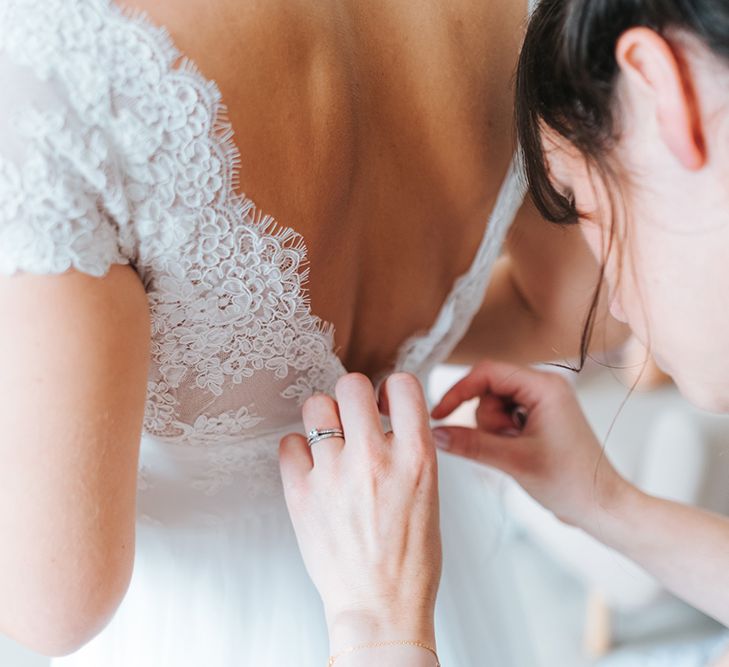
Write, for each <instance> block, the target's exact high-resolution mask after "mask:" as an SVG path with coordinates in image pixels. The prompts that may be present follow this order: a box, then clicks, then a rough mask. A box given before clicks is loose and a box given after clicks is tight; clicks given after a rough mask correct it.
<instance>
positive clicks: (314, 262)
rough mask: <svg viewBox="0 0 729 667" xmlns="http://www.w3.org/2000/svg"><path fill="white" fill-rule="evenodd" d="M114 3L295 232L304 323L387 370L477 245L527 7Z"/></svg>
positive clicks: (503, 148)
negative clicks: (195, 81)
mask: <svg viewBox="0 0 729 667" xmlns="http://www.w3.org/2000/svg"><path fill="white" fill-rule="evenodd" d="M125 4H126V5H127V6H129V7H134V8H136V9H141V10H143V11H145V12H146V13H147V14H148V15H149V16H150V17H151V18H152V19H153V20H154V21H155V22H157V23H159V24H162V25H164V26H166V27H167V28H168V30H169V31H170V32H171V34H172V37H173V40H174V41H175V43H176V45H177V46H178V48H180V50H181V51H182V52H183V53H184V54H185V55H186V56H188V57H190V58H191V59H192V60H193V61H194V62H195V63H196V64H197V65H198V66H199V68H200V69H201V70H202V72H203V74H204V75H205V76H206V77H207V78H211V79H214V80H215V81H216V82H217V83H218V85H219V87H220V89H221V92H222V95H223V99H224V101H225V103H226V104H227V106H228V111H229V116H230V120H231V122H232V125H233V128H234V130H235V142H236V144H237V146H238V148H239V149H240V152H241V157H242V161H241V169H240V189H241V190H242V191H244V192H245V193H246V194H247V195H248V196H249V197H250V198H251V199H253V201H255V202H256V204H257V205H258V206H259V207H260V208H261V209H262V210H263V211H264V212H265V213H267V214H270V215H273V216H275V217H276V218H277V220H278V221H279V222H280V223H281V224H282V225H284V226H286V227H291V228H293V229H295V230H296V231H298V232H299V233H301V234H302V235H303V237H304V239H305V241H306V244H307V248H308V251H309V257H310V260H311V263H310V264H311V274H310V284H309V288H310V293H311V299H312V310H313V312H314V313H315V314H316V315H318V316H319V317H321V318H323V319H324V320H326V321H329V322H332V323H333V324H334V325H335V338H336V343H337V346H338V348H339V355H340V357H341V358H342V359H343V361H344V362H345V366H346V367H347V368H348V369H350V370H360V371H364V372H366V373H369V374H375V373H377V372H379V371H382V370H383V369H386V368H387V367H388V366H389V365H391V363H392V362H393V357H394V355H395V353H396V351H397V349H398V347H399V346H400V345H401V344H402V342H403V341H404V340H405V339H406V338H407V337H408V336H410V335H411V334H413V333H414V332H415V331H417V330H422V329H426V328H427V327H429V326H430V325H431V324H432V323H433V321H434V320H435V317H436V315H437V313H438V311H439V309H440V307H441V305H442V304H443V302H444V300H445V298H446V295H447V293H448V291H449V290H450V288H451V287H452V285H453V282H454V280H455V279H456V278H457V277H458V276H460V275H461V274H463V273H464V272H465V271H466V270H467V269H468V267H469V265H470V263H471V262H472V260H473V258H474V255H475V253H476V249H477V247H478V245H479V242H480V241H481V239H482V236H483V233H484V229H485V225H486V221H487V218H488V214H489V212H490V211H491V208H492V206H493V204H494V200H495V197H496V194H497V191H498V188H499V186H500V185H501V182H502V180H503V178H504V175H505V172H506V168H507V165H508V161H509V159H510V157H511V154H512V150H513V146H512V142H511V139H512V131H511V115H512V114H511V108H512V98H511V95H512V93H511V85H510V84H511V78H512V74H513V70H514V66H515V62H516V57H517V54H518V47H519V43H520V39H521V25H522V23H523V21H524V18H525V13H526V3H520V2H513V0H499V1H497V2H489V3H483V2H477V1H474V0H462V1H460V2H441V1H429V2H424V3H421V2H419V3H416V4H413V3H411V2H405V1H402V0H395V1H393V2H387V3H375V4H372V3H363V2H358V1H357V0H348V1H347V2H335V1H328V0H327V1H324V2H311V1H309V0H304V1H298V0H296V1H294V2H291V1H290V0H285V1H274V2H270V1H268V0H266V2H258V1H251V2H231V1H230V0H216V1H215V2H213V3H210V2H204V1H203V0H193V1H191V2H185V3H181V2H178V1H177V0H163V1H162V2H156V1H152V0H133V1H131V2H127V3H125ZM413 295H417V297H416V298H413Z"/></svg>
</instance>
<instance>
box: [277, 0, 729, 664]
mask: <svg viewBox="0 0 729 667" xmlns="http://www.w3.org/2000/svg"><path fill="white" fill-rule="evenodd" d="M517 107H518V124H519V132H520V138H521V142H522V145H523V147H524V151H525V161H526V168H527V173H528V177H529V184H530V186H531V193H532V197H533V199H534V201H535V202H536V205H537V207H538V208H539V210H540V211H541V212H542V214H543V215H545V216H546V217H547V219H549V220H552V221H553V222H555V223H559V224H563V225H576V224H579V227H580V229H581V230H582V232H583V234H584V237H585V239H586V240H587V242H588V243H589V245H590V247H591V248H592V250H593V252H594V255H595V256H596V257H597V258H598V260H599V261H600V262H602V264H603V266H604V277H605V279H606V281H607V284H608V285H609V288H610V294H611V304H612V312H613V314H614V315H615V316H616V317H617V318H619V319H621V320H624V321H625V322H627V323H628V324H629V325H630V326H631V328H632V329H633V331H634V332H635V333H636V335H637V336H638V337H639V338H640V339H641V340H642V342H643V343H644V344H645V345H646V346H647V347H648V348H649V349H650V350H651V351H652V352H653V353H654V354H655V356H656V359H658V360H659V362H660V364H661V365H662V366H663V368H664V369H665V370H666V371H667V372H669V373H670V374H671V375H672V376H673V377H674V379H675V380H676V382H677V384H678V386H679V388H680V389H681V390H682V392H683V393H684V394H685V395H686V396H687V397H688V398H689V399H690V400H692V401H693V402H694V403H695V404H696V405H698V406H700V407H702V408H706V409H708V410H713V411H717V412H729V308H727V299H729V296H728V295H729V262H728V261H727V259H728V257H729V5H728V4H727V3H723V2H716V0H691V1H689V0H644V1H641V0H637V1H636V0H625V1H621V0H543V2H541V4H540V5H539V6H538V8H537V9H536V12H535V14H534V16H533V18H532V21H531V24H530V27H529V30H528V34H527V38H526V43H525V47H524V50H523V52H522V55H521V60H520V64H519V75H518V91H517ZM473 398H479V399H480V407H479V409H478V413H477V417H478V428H477V429H475V430H470V429H457V428H440V429H437V430H436V431H435V441H436V444H437V445H438V446H439V447H440V448H441V449H442V450H446V451H448V452H450V453H453V454H458V455H461V456H464V457H467V458H469V459H472V460H475V461H480V462H482V463H484V464H487V465H491V466H495V467H497V468H500V469H502V470H504V471H506V472H507V473H509V474H511V475H513V476H514V477H515V478H516V479H517V480H518V481H519V482H520V483H521V484H522V485H523V486H524V488H525V489H526V490H527V491H528V492H529V493H531V494H532V496H533V497H534V498H536V499H537V500H538V501H539V502H541V503H542V504H543V505H544V506H545V507H547V508H549V509H550V510H552V511H553V512H554V513H555V514H556V515H557V516H559V517H560V518H561V519H562V520H564V521H565V522H568V523H570V524H572V525H574V526H578V527H581V528H582V529H584V530H585V531H587V532H589V533H590V534H592V535H593V536H594V537H595V538H597V539H599V540H601V541H603V542H604V543H606V544H608V545H610V546H611V547H613V548H615V549H617V550H619V551H622V552H623V553H625V554H626V555H628V556H629V557H631V558H632V559H634V560H635V561H636V562H637V563H639V564H640V565H641V566H642V567H644V568H645V569H646V570H647V571H649V572H651V573H652V574H653V575H655V576H656V577H657V578H658V579H659V580H660V581H662V582H663V583H664V584H665V586H666V587H667V588H668V589H669V590H671V591H673V592H674V593H675V594H676V595H678V596H679V597H681V598H683V599H684V600H686V601H687V602H689V603H690V604H692V605H694V606H695V607H696V608H698V609H700V610H702V611H703V612H705V613H706V614H708V615H710V616H712V617H714V618H715V619H717V620H718V621H720V622H721V623H723V624H724V625H729V566H728V565H729V561H728V559H727V554H729V519H727V518H725V517H723V516H718V515H715V514H712V513H709V512H706V511H703V510H700V509H696V508H692V507H687V506H682V505H679V504H676V503H673V502H670V501H666V500H662V499H659V498H655V497H651V496H648V495H646V494H644V493H642V492H641V491H639V490H638V489H636V488H635V487H634V486H632V485H631V484H630V483H628V482H627V481H626V480H625V479H623V478H622V477H621V476H620V475H619V474H618V473H617V472H616V471H615V469H614V468H613V467H612V466H611V465H610V463H609V461H608V460H607V459H606V458H604V457H603V453H602V449H601V445H600V443H599V442H598V441H597V439H596V438H595V436H594V434H593V433H592V431H591V430H590V428H589V426H588V424H587V421H586V420H585V418H584V416H583V414H582V412H581V411H580V408H579V406H578V403H577V401H576V399H575V396H574V394H573V392H572V390H571V388H570V387H569V385H568V384H567V383H566V382H565V381H564V380H563V379H561V378H559V377H556V376H554V375H553V374H543V373H539V372H536V371H533V370H530V369H525V368H521V367H518V366H512V365H508V364H503V363H496V362H491V361H485V362H483V363H481V364H479V365H477V366H476V367H475V368H474V370H473V372H472V373H471V374H470V375H469V376H468V377H467V378H465V379H464V380H463V381H461V382H460V383H458V384H457V385H456V386H455V387H454V388H453V389H452V390H451V391H449V392H448V393H447V395H446V396H445V397H444V398H443V401H442V402H441V404H440V405H439V406H438V407H436V409H435V410H434V412H433V416H434V417H435V418H443V417H445V416H446V415H447V414H448V413H450V412H451V411H452V410H454V409H455V408H456V407H457V406H459V405H460V404H461V403H463V402H464V401H466V400H469V399H473ZM343 399H344V401H347V397H343ZM413 400H414V399H413ZM515 408H516V409H515ZM351 409H352V406H351V405H349V404H346V405H342V404H341V402H340V410H341V411H342V414H343V415H345V414H346V415H349V414H350V413H351ZM400 409H402V408H400ZM515 414H516V415H519V418H518V420H517V422H516V423H515V421H514V415H515ZM400 421H401V422H402V418H401V420H400ZM346 425H347V424H346V418H345V428H346ZM412 425H413V426H418V425H419V426H420V429H421V430H420V431H418V430H417V429H415V428H413V429H411V438H412V443H413V446H414V447H415V448H416V451H425V452H427V451H429V450H428V447H427V444H428V436H427V435H426V434H424V433H423V432H422V426H423V424H422V418H421V421H417V420H414V421H413V422H412ZM402 429H403V426H402V425H401V427H400V430H401V432H402ZM382 437H383V436H379V435H378V436H372V437H371V438H370V441H368V442H369V445H370V448H369V449H365V452H366V453H367V456H369V457H370V458H371V460H374V461H375V462H378V461H380V460H382V459H383V457H384V456H385V455H384V454H382V452H381V451H379V450H378V449H377V447H376V446H374V447H373V443H374V445H377V443H379V442H380V440H382ZM401 437H402V436H401V435H399V434H398V433H397V431H396V433H395V440H396V442H397V441H398V439H399V438H401ZM423 443H425V446H423ZM347 447H349V445H348V444H345V446H344V449H343V451H344V452H345V453H346V451H347ZM357 447H359V448H362V445H361V444H360V442H358V440H357V439H353V442H352V448H353V449H355V448H357ZM372 451H373V452H374V453H369V452H372ZM397 452H398V445H396V446H395V454H392V456H394V457H396V455H397ZM346 462H347V458H346V456H345V457H343V458H342V459H341V465H342V467H345V466H346ZM302 469H303V468H302ZM370 469H375V470H379V469H380V468H378V467H377V466H374V467H373V468H370ZM386 469H390V468H386ZM426 469H427V467H426ZM313 470H314V471H315V473H316V466H314V469H313ZM365 470H368V469H367V468H365ZM325 471H326V470H325ZM353 474H354V473H353ZM361 474H362V475H364V476H366V474H367V473H361ZM395 474H397V473H395ZM400 474H401V476H402V478H403V479H406V477H405V476H404V474H403V473H400ZM300 479H303V477H301V478H300ZM323 479H326V477H325V475H324V473H319V476H317V475H312V476H311V479H310V480H309V481H307V482H306V483H305V484H304V483H300V484H299V489H301V488H303V489H304V490H305V491H306V492H305V493H300V494H297V495H294V496H293V502H292V503H291V504H292V512H293V514H294V516H295V517H296V520H297V521H299V522H300V524H301V525H306V524H307V521H313V519H306V518H305V517H304V518H302V514H301V511H300V508H301V507H305V506H307V504H306V501H307V500H308V498H309V494H311V495H312V496H314V497H316V495H317V493H318V492H319V485H321V484H323V483H324V482H323V481H322V480H323ZM335 479H336V477H335ZM426 479H427V476H426ZM360 484H361V485H362V486H364V485H363V484H362V483H361V482H360ZM307 485H308V486H307ZM309 488H310V491H309V490H308V489H309ZM336 488H337V489H338V491H339V492H341V493H344V494H345V495H346V491H345V489H344V486H339V487H336ZM374 488H375V489H377V488H379V487H377V486H376V485H375V487H374ZM407 488H412V485H410V486H409V487H407ZM423 488H425V489H427V488H428V487H427V484H425V485H423ZM373 495H376V494H374V493H373ZM366 497H367V498H368V503H367V506H368V507H370V508H371V507H379V508H380V509H381V508H383V507H385V506H386V502H385V501H384V500H382V501H380V504H379V505H378V504H377V503H375V502H370V496H366ZM418 497H419V496H418V495H417V494H413V498H416V499H417V498H418ZM302 498H303V499H304V500H303V501H302V500H301V499H302ZM415 502H416V500H414V501H413V503H415ZM381 511H382V510H381ZM419 511H422V510H421V509H419ZM416 516H417V514H416ZM319 523H321V522H319ZM331 523H332V524H334V523H335V522H334V521H331ZM416 523H417V522H416ZM423 525H428V524H427V523H423ZM408 530H410V531H412V522H411V523H409V524H408ZM325 534H326V536H327V538H329V539H331V540H335V539H336V538H335V536H336V531H335V530H330V531H328V532H325ZM299 537H300V540H301V541H302V543H303V544H304V547H305V548H306V545H307V541H308V540H309V539H311V537H310V536H307V533H306V531H304V530H300V532H299ZM402 542H404V540H401V541H400V542H397V543H398V544H400V543H402ZM419 543H420V542H418V541H417V540H414V541H413V544H419ZM380 546H381V547H382V549H385V547H386V543H384V542H383V543H382V544H381V545H380ZM402 560H404V561H406V562H407V559H402ZM383 563H386V564H387V565H389V566H392V562H391V561H387V560H386V559H383ZM434 563H435V561H434ZM330 565H331V570H330V572H329V573H328V574H327V577H336V573H337V563H336V561H334V560H332V561H331V562H330ZM421 579H422V575H421ZM373 580H374V579H373ZM315 581H317V579H316V577H315ZM317 583H320V581H317ZM320 589H321V590H324V591H326V587H325V586H322V585H321V584H320ZM325 597H326V596H325ZM414 605H415V606H417V604H416V603H415V602H414ZM383 634H387V633H386V632H384V633H383ZM352 664H354V663H352ZM363 664H364V663H363ZM401 664H403V665H404V664H408V663H405V662H402V663H401ZM413 664H415V663H413ZM651 664H653V663H651ZM661 664H662V663H661Z"/></svg>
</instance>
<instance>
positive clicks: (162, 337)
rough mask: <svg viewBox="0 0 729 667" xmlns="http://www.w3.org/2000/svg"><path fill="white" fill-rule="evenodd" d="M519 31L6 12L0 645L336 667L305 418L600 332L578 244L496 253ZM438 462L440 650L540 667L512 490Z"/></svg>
mask: <svg viewBox="0 0 729 667" xmlns="http://www.w3.org/2000/svg"><path fill="white" fill-rule="evenodd" d="M526 14H527V6H526V1H524V2H521V3H520V2H514V1H513V0H494V1H493V2H489V3H483V2H475V1H473V0H463V1H462V2H456V3H443V2H441V1H439V0H427V1H425V2H419V3H417V4H413V3H411V2H406V1H404V0H390V1H389V2H386V3H379V4H375V5H373V4H372V3H366V4H365V3H360V2H357V1H356V0H347V1H345V2H342V1H341V0H340V1H333V0H323V1H322V0H318V1H317V2H315V3H314V2H304V1H302V2H296V1H294V2H292V1H290V0H287V1H286V2H270V1H269V2H255V1H250V2H245V3H241V2H232V1H231V0H216V1H215V2H210V1H206V2H203V1H202V0H191V1H189V2H185V3H183V2H176V1H174V0H164V1H161V2H151V1H147V0H130V1H129V2H126V3H123V4H121V3H120V4H115V3H114V2H111V1H110V0H45V1H44V2H37V1H33V0H6V1H5V2H3V3H0V84H1V85H2V90H3V95H2V98H1V99H0V275H2V278H0V306H1V307H2V311H3V317H4V322H5V326H4V327H2V331H1V332H0V349H2V350H3V353H4V357H3V371H4V372H3V375H2V396H3V400H2V401H0V428H1V429H2V433H3V438H2V455H3V461H4V465H3V466H2V470H1V472H0V489H2V490H3V491H2V496H0V498H1V499H2V503H0V507H2V509H1V510H0V525H1V526H2V531H3V540H4V542H3V544H4V545H5V546H4V548H3V549H2V550H1V551H2V553H1V555H0V558H1V559H2V561H1V567H0V600H2V601H3V602H2V603H1V604H0V631H2V632H4V633H5V634H7V635H9V636H11V637H13V638H15V639H16V640H18V641H20V642H21V643H23V644H25V645H26V646H28V647H30V648H32V649H34V650H36V651H39V652H42V653H45V654H47V655H52V656H56V659H54V661H53V662H54V665H56V667H82V666H89V667H91V666H92V665H93V666H94V667H97V666H99V665H104V666H105V667H115V666H124V667H128V666H130V665H134V666H135V667H144V666H147V665H149V666H152V665H154V666H155V667H159V666H160V665H176V666H183V665H198V664H203V663H204V664H211V665H216V666H218V667H226V666H230V667H232V666H233V665H236V666H239V665H251V666H253V665H315V664H324V663H325V661H326V657H327V655H328V643H327V629H326V626H325V624H324V621H323V620H322V619H323V616H322V614H321V613H320V611H321V603H320V602H319V598H318V595H317V593H316V590H315V589H314V588H313V585H312V584H311V583H310V581H309V579H308V576H307V574H306V570H305V568H304V565H303V562H302V560H301V556H300V555H299V552H298V550H297V547H296V540H295V537H294V534H293V531H292V528H291V523H290V520H289V518H288V516H287V513H286V508H285V503H284V500H283V494H282V490H281V482H280V478H279V473H278V462H277V446H278V442H279V439H280V437H281V435H282V434H284V433H287V432H290V431H298V430H300V428H301V426H300V422H301V417H300V408H301V405H302V404H303V403H304V401H305V400H306V399H307V398H308V397H310V396H311V395H312V394H314V393H317V392H322V393H329V394H331V393H332V392H333V389H334V386H335V384H336V382H337V379H338V378H340V377H341V376H343V375H344V374H345V369H346V370H348V371H359V372H361V373H363V374H366V375H367V376H368V377H369V378H371V379H372V380H373V381H374V382H375V384H379V383H380V382H381V380H382V379H383V378H384V377H385V376H386V375H387V374H389V373H390V372H392V371H394V370H398V371H408V372H410V373H414V374H416V375H417V376H419V377H421V378H424V377H425V376H426V375H427V373H428V372H429V370H430V369H431V368H432V367H433V366H434V365H435V364H437V363H439V362H441V361H443V360H445V359H447V358H448V357H449V356H452V355H455V356H456V357H458V358H460V359H463V360H467V359H470V358H474V356H475V355H484V354H489V355H490V356H497V357H502V358H508V359H511V360H517V361H529V360H533V359H541V358H546V357H552V356H554V355H557V356H560V357H566V356H568V355H571V354H572V353H574V352H575V351H576V348H577V345H578V343H579V332H580V328H581V323H582V321H583V318H584V314H585V312H586V310H587V308H588V307H589V305H590V302H591V300H592V291H593V285H594V284H595V283H596V278H597V268H596V265H595V262H594V260H592V259H591V257H590V255H589V253H588V252H584V253H583V254H580V252H581V251H582V250H583V247H582V243H583V242H582V240H581V239H580V237H579V235H578V234H577V233H565V234H563V233H561V232H560V231H557V232H551V231H550V230H548V229H546V230H542V228H541V227H536V226H532V225H530V224H529V223H530V221H533V220H535V219H536V217H535V214H534V213H533V212H531V211H530V210H529V209H528V208H527V209H525V210H524V211H522V213H521V214H520V215H519V216H518V220H517V221H516V223H515V226H514V231H513V233H512V234H511V235H510V236H509V238H508V239H507V245H506V250H507V252H506V253H505V254H504V255H503V256H502V257H501V259H498V258H499V254H500V252H501V250H502V245H503V242H504V239H505V236H506V232H507V229H508V228H509V226H510V225H511V223H512V222H513V221H514V219H515V218H517V213H518V211H519V209H520V207H521V204H522V194H523V192H522V190H523V188H522V185H521V183H520V182H519V180H518V179H517V178H516V176H515V173H516V172H515V170H514V168H513V166H512V167H510V163H511V161H512V152H513V145H512V127H511V121H510V119H511V117H512V108H511V107H512V105H511V100H512V92H511V90H510V85H511V79H512V74H513V70H514V67H515V63H516V59H517V54H518V49H519V45H520V40H521V32H522V24H523V22H524V21H525V17H526ZM244 193H245V194H244ZM254 202H255V204H254ZM578 256H581V257H584V260H582V261H576V259H575V258H576V257H578ZM563 257H569V258H570V261H569V262H566V261H562V258H563ZM489 284H490V288H489V294H488V298H486V299H485V301H484V295H485V293H486V288H487V285H489ZM564 285H569V289H563V286H564ZM574 285H582V286H584V288H582V287H580V288H577V289H575V288H574ZM440 475H441V502H442V525H443V542H444V566H443V568H444V569H443V580H442V586H441V592H440V596H439V600H438V607H437V613H438V614H440V616H441V618H442V621H441V622H440V623H439V626H438V627H439V630H438V631H439V636H438V642H439V650H440V655H441V659H442V660H443V661H444V663H446V664H452V665H462V666H464V667H466V666H469V665H476V664H498V665H501V666H504V667H507V666H508V665H515V666H521V665H528V664H533V661H532V658H531V657H530V653H529V648H528V641H526V640H525V637H524V636H523V632H524V630H523V627H522V619H521V615H520V611H519V605H518V602H517V600H516V595H515V591H514V586H513V573H512V572H511V570H510V565H509V562H508V558H507V557H506V554H505V553H504V552H503V550H502V551H499V549H498V548H497V547H498V546H499V538H500V533H499V524H498V515H497V513H496V512H497V509H495V507H494V506H495V504H496V502H497V501H496V500H495V499H494V497H493V496H492V495H491V494H490V492H489V491H488V490H487V489H486V488H485V487H484V486H483V485H482V484H481V483H480V480H479V479H478V478H477V477H475V473H474V472H473V470H472V469H471V468H470V467H466V465H465V464H463V463H458V462H456V461H451V460H449V461H444V462H443V464H442V466H441V470H440ZM59 656H65V657H59Z"/></svg>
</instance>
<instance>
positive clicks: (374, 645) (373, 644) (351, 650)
mask: <svg viewBox="0 0 729 667" xmlns="http://www.w3.org/2000/svg"><path fill="white" fill-rule="evenodd" d="M385 646H415V647H417V648H424V649H425V650H426V651H430V652H431V653H432V654H433V655H434V656H435V667H441V666H440V660H439V659H438V654H437V653H436V651H435V649H434V648H433V647H432V646H428V645H427V644H424V643H423V642H418V641H407V640H406V641H403V640H394V641H389V642H371V643H369V644H359V645H357V646H350V647H349V648H345V649H344V650H343V651H341V652H339V653H337V655H333V656H332V657H331V658H329V663H328V665H327V667H333V665H334V663H335V662H336V661H337V660H338V659H339V658H341V657H342V656H343V655H345V654H347V653H354V652H355V651H359V650H360V649H365V648H383V647H385Z"/></svg>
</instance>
